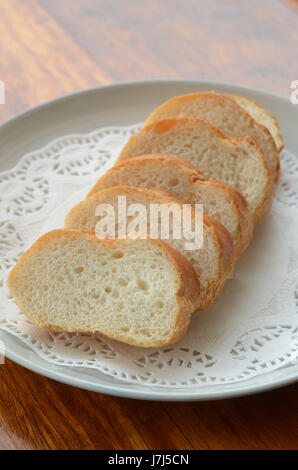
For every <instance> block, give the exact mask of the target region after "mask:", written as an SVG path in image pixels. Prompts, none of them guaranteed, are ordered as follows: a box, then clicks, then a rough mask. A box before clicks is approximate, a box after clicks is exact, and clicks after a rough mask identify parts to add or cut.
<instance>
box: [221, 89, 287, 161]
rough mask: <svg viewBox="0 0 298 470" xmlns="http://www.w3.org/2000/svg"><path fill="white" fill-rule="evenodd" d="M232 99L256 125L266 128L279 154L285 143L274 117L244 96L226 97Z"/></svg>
mask: <svg viewBox="0 0 298 470" xmlns="http://www.w3.org/2000/svg"><path fill="white" fill-rule="evenodd" d="M227 96H230V97H231V98H233V99H234V100H235V101H236V103H237V104H239V105H240V106H241V108H243V109H244V110H245V111H246V112H247V113H248V114H249V115H250V116H251V117H252V118H253V119H254V120H255V121H256V122H257V123H258V124H261V125H263V126H265V127H267V129H268V131H269V132H270V134H271V135H272V137H273V139H274V142H275V145H276V148H277V151H278V152H281V151H282V149H283V148H284V145H285V142H284V138H283V135H282V133H281V130H280V127H279V124H278V122H277V119H276V117H275V116H274V115H273V114H270V113H269V112H268V111H267V110H266V109H265V108H264V107H263V106H262V105H261V104H260V103H257V102H256V101H254V100H252V99H250V98H247V97H246V96H239V95H227Z"/></svg>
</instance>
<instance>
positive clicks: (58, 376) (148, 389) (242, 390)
mask: <svg viewBox="0 0 298 470" xmlns="http://www.w3.org/2000/svg"><path fill="white" fill-rule="evenodd" d="M166 83H170V84H172V85H174V84H175V83H177V85H183V84H189V85H192V84H193V85H194V86H195V85H197V86H200V85H204V86H207V85H208V86H210V87H211V88H212V86H213V85H214V86H215V87H227V88H228V87H233V88H237V89H240V90H243V91H246V92H247V91H250V92H255V93H259V94H263V95H265V96H267V97H268V98H275V99H278V100H282V101H284V102H287V104H288V105H290V104H291V102H290V99H289V97H287V96H286V95H282V94H279V93H276V92H273V91H269V90H264V89H261V88H256V87H250V86H245V85H239V84H237V83H233V82H225V81H218V80H196V79H182V78H181V79H180V78H171V79H167V78H161V79H146V80H127V81H121V82H115V83H111V84H105V85H97V86H95V87H90V88H84V89H81V90H77V91H74V92H71V93H67V94H63V95H61V96H58V97H56V98H52V99H50V100H47V101H45V102H43V103H39V104H37V105H35V106H33V107H31V108H29V109H26V110H24V111H22V112H21V113H18V114H16V115H14V116H12V117H10V118H9V119H7V120H5V121H4V122H2V123H1V124H0V130H1V131H3V130H5V127H7V126H9V125H13V124H14V122H15V121H19V120H21V119H23V118H26V117H28V116H30V115H31V114H33V113H38V111H39V110H44V109H45V108H47V107H49V106H52V105H55V104H56V103H59V104H61V103H63V102H66V101H68V100H71V99H73V98H76V97H79V96H84V95H86V96H87V95H88V94H90V93H96V92H97V91H98V92H99V91H102V92H104V90H105V89H108V90H111V89H113V88H115V89H116V88H117V89H119V88H126V87H134V86H142V85H145V86H146V85H150V84H154V85H155V86H158V85H159V84H163V85H164V84H166ZM2 331H3V330H2ZM5 333H7V334H9V335H10V337H11V338H14V336H13V335H11V334H10V333H9V332H6V331H5ZM30 351H31V352H32V353H34V354H35V356H36V357H37V358H38V359H42V358H40V357H39V356H38V354H37V353H36V352H35V351H33V350H30ZM5 356H6V357H7V358H8V359H10V360H12V361H13V362H16V363H18V364H20V365H21V366H23V367H25V368H27V369H29V370H31V371H33V372H36V373H38V374H40V375H43V376H46V377H48V378H50V379H53V380H56V381H58V382H61V383H65V384H68V385H72V386H76V387H79V388H81V389H86V390H90V391H94V392H99V393H104V394H107V395H113V396H119V397H126V398H133V399H143V400H156V401H202V400H217V399H227V398H234V397H237V396H243V395H251V394H255V393H261V392H264V391H269V390H273V389H276V388H278V387H282V386H286V385H290V384H292V383H295V382H297V381H298V364H297V365H293V366H291V367H290V368H288V369H289V370H288V371H287V372H285V376H284V377H280V376H278V374H277V377H273V380H271V381H266V380H265V381H264V383H257V384H254V383H253V384H249V382H250V381H253V379H255V378H256V377H257V378H260V377H262V375H265V374H260V375H258V376H255V377H253V378H251V379H247V380H243V381H240V382H235V383H232V384H223V385H221V384H218V385H214V387H217V388H218V390H216V389H215V390H214V391H213V392H212V393H210V391H204V388H205V386H202V387H200V386H198V388H195V389H194V390H191V389H190V388H189V387H188V388H185V389H184V391H183V392H182V393H181V392H180V393H179V392H177V391H178V388H172V389H171V393H170V394H169V392H168V391H167V390H168V389H167V388H165V389H164V392H163V391H162V389H160V388H159V389H158V390H157V388H156V387H155V386H149V385H146V386H142V385H139V384H138V385H139V386H140V387H143V388H142V390H133V389H132V388H131V386H134V385H135V384H132V383H129V382H124V381H123V382H122V381H121V386H120V388H119V386H117V385H118V384H115V385H109V384H108V385H104V384H97V383H92V382H88V380H86V379H84V378H82V379H78V378H76V377H70V375H71V374H66V375H65V369H67V371H69V370H71V369H72V368H71V367H69V366H67V368H66V366H57V367H58V368H59V371H51V370H50V369H48V368H46V366H43V365H42V364H41V365H38V364H35V363H34V362H32V361H30V359H26V358H24V357H22V356H20V355H19V354H17V353H16V352H15V351H13V349H6V348H5ZM60 369H61V371H60ZM281 370H282V369H277V370H276V371H271V372H269V373H268V375H269V376H270V375H272V374H273V376H274V372H277V371H281ZM285 370H286V369H285ZM119 383H120V381H119ZM224 387H228V390H226V391H224V390H223V388H224ZM208 388H209V387H208ZM179 390H181V389H179Z"/></svg>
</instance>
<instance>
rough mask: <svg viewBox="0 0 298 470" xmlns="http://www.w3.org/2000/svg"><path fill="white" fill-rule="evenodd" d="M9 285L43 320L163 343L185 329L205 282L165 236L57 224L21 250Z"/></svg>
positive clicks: (138, 342)
mask: <svg viewBox="0 0 298 470" xmlns="http://www.w3.org/2000/svg"><path fill="white" fill-rule="evenodd" d="M9 289H10V294H11V295H12V296H13V297H14V298H15V300H16V303H17V305H18V306H19V308H20V309H21V311H22V312H23V313H24V314H25V315H27V316H28V317H29V318H30V319H31V320H32V321H33V322H34V323H36V324H37V325H38V326H41V327H44V328H53V329H56V330H63V331H68V332H72V331H80V332H88V333H92V332H95V331H99V332H101V333H103V334H104V335H106V336H107V337H109V338H113V339H116V340H119V341H122V342H124V343H127V344H132V345H134V346H141V347H158V346H165V345H168V344H171V343H173V342H175V341H177V340H178V339H180V338H181V337H182V336H183V335H184V334H185V332H186V330H187V327H188V324H189V320H190V314H191V313H192V312H193V310H194V304H195V303H196V299H197V296H198V294H199V282H198V279H197V276H196V275H195V273H194V270H193V268H192V266H191V264H190V263H189V261H187V260H186V259H185V258H184V257H183V256H182V255H181V254H180V253H178V252H176V251H175V250H173V249H172V248H170V247H169V246H168V245H167V244H166V243H164V242H162V241H160V240H150V239H135V240H131V239H122V240H119V239H118V240H98V239H97V238H96V237H95V236H94V235H91V234H88V233H84V232H79V231H72V230H54V231H52V232H49V233H47V234H46V235H43V236H42V237H41V238H39V239H38V240H37V241H36V242H35V243H34V245H33V246H32V247H31V248H30V249H29V250H28V251H27V252H26V253H25V254H24V255H23V256H22V257H21V258H20V260H19V261H18V262H17V264H16V266H15V267H14V268H13V270H12V271H11V273H10V276H9Z"/></svg>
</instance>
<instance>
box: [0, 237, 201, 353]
mask: <svg viewBox="0 0 298 470" xmlns="http://www.w3.org/2000/svg"><path fill="white" fill-rule="evenodd" d="M65 236H66V237H70V238H72V239H74V240H78V239H79V240H81V239H82V237H83V238H85V239H86V240H89V241H91V242H94V243H98V244H100V245H101V246H104V247H105V249H107V250H109V249H114V248H115V247H116V249H118V248H119V247H123V246H124V248H125V244H126V243H127V241H128V240H129V239H128V238H125V239H112V240H99V239H97V238H96V237H95V235H94V234H91V233H88V232H87V231H78V230H71V229H58V230H53V231H51V232H48V233H46V234H45V235H43V236H42V237H40V238H39V239H38V240H37V241H36V242H35V243H34V244H33V245H32V246H31V248H29V249H28V250H27V251H26V252H25V253H24V254H23V255H22V256H21V258H20V259H19V261H18V262H17V263H16V265H15V266H14V268H13V269H12V270H11V272H10V274H9V278H8V287H9V291H10V295H12V296H13V297H14V298H15V301H16V304H17V305H18V306H19V307H20V309H21V310H22V311H23V313H24V314H25V315H26V316H27V317H28V318H29V319H31V320H32V321H33V322H35V323H36V319H35V318H33V317H32V316H31V315H30V311H26V308H24V304H23V303H22V301H20V292H17V290H19V291H20V289H21V286H20V285H19V281H18V278H19V274H20V271H22V269H23V268H24V267H25V265H26V261H27V259H28V258H30V257H32V255H34V253H35V252H38V251H39V250H44V249H46V248H47V245H48V244H49V242H50V241H51V240H53V239H59V238H63V237H65ZM148 240H149V241H148ZM141 241H142V242H147V243H152V244H154V245H156V246H158V247H159V249H160V251H161V253H162V254H163V255H164V256H166V257H167V259H168V260H169V261H170V263H171V264H172V265H174V269H175V272H176V275H177V281H178V286H177V290H176V292H175V294H174V295H175V297H176V300H177V311H178V313H177V318H176V324H175V326H174V328H173V331H172V334H171V336H170V338H169V339H168V341H167V342H166V343H163V342H162V343H161V342H159V341H155V342H153V343H152V344H148V343H147V342H146V343H135V342H134V341H128V340H127V338H126V337H124V336H121V335H119V334H117V335H115V334H113V332H110V334H108V335H107V334H106V336H108V337H109V338H112V339H115V340H118V341H122V342H125V343H127V344H131V345H134V346H139V347H161V346H166V345H169V344H172V343H174V342H176V341H178V340H179V339H180V338H181V337H182V336H183V335H184V334H185V332H186V331H187V328H188V324H189V321H190V315H191V313H192V312H193V311H194V306H195V304H196V301H197V298H198V296H199V292H200V283H199V280H198V278H197V276H196V273H195V271H194V269H193V267H192V265H191V263H190V262H189V261H188V260H187V259H186V258H185V257H184V256H183V255H182V254H181V253H179V252H177V251H176V250H174V249H173V248H171V247H170V246H169V245H167V244H166V243H164V242H163V241H162V240H153V239H150V238H149V237H148V239H147V240H141ZM131 242H132V241H131V240H129V243H131ZM36 324H37V326H40V327H42V328H50V329H55V330H60V331H67V332H74V331H77V330H76V329H73V328H72V327H71V326H70V327H69V328H67V329H64V328H63V329H62V328H60V327H59V325H52V324H50V323H46V322H45V323H36ZM80 331H81V332H87V333H93V331H90V330H84V329H82V330H80Z"/></svg>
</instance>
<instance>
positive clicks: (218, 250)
mask: <svg viewBox="0 0 298 470" xmlns="http://www.w3.org/2000/svg"><path fill="white" fill-rule="evenodd" d="M119 196H125V197H126V205H127V207H128V206H129V205H132V204H142V206H143V207H145V209H146V214H147V216H146V217H147V220H145V224H146V226H145V229H146V230H145V229H144V227H142V228H140V227H138V228H136V229H135V230H137V231H143V232H147V233H152V227H151V226H150V210H151V207H152V206H151V205H152V204H155V205H157V206H158V207H159V208H160V206H162V205H163V206H164V207H168V208H169V209H171V210H172V211H173V212H172V213H175V214H177V213H178V211H180V210H181V204H180V201H179V200H178V199H173V195H171V194H168V193H167V192H166V191H163V190H157V189H148V188H133V187H129V186H118V187H113V188H109V189H105V190H103V191H100V192H99V193H96V194H94V195H93V196H90V197H89V198H87V199H85V201H82V202H81V203H79V204H78V205H77V206H75V207H74V208H73V209H72V210H71V211H70V212H69V213H68V215H67V216H66V219H65V228H67V229H79V230H88V231H91V232H97V230H98V226H97V223H98V222H99V220H100V219H99V217H98V216H96V215H95V214H96V208H97V207H98V206H100V205H101V204H109V205H111V206H112V207H113V209H114V213H115V222H117V220H118V201H119V199H118V198H119ZM180 214H181V212H180ZM198 217H201V216H200V215H199V214H196V213H195V211H193V210H191V211H190V218H191V225H192V230H195V222H196V219H197V220H198ZM134 218H135V217H134V216H132V217H127V225H126V227H125V229H129V226H128V224H130V222H131V221H132V220H133V219H134ZM160 220H161V219H160V218H159V220H158V222H157V223H159V224H160ZM200 220H201V219H200ZM113 228H114V227H113ZM158 228H159V229H160V225H159V227H158ZM118 229H120V227H119V226H117V225H116V230H115V232H114V233H112V232H108V233H107V236H116V237H117V236H118V235H119V232H118ZM121 229H123V227H122V226H121ZM127 231H128V232H129V230H127ZM181 232H182V234H181V235H182V237H181V238H180V239H175V238H174V235H173V225H172V224H170V227H169V237H168V238H167V239H165V240H164V241H166V242H167V243H168V244H169V245H170V246H171V247H172V248H174V249H176V250H178V251H179V252H181V253H182V254H183V255H184V256H185V257H186V258H187V259H188V260H189V261H190V262H191V263H192V265H193V267H194V269H195V272H196V273H197V275H198V278H199V280H200V287H201V292H200V296H199V298H198V301H197V304H196V309H197V310H203V309H205V308H207V307H208V306H209V305H211V304H212V302H213V301H214V299H215V297H216V296H217V295H218V294H219V293H220V292H221V290H222V287H223V285H224V284H225V281H226V280H227V279H228V278H229V277H231V276H232V273H233V269H234V261H235V257H234V248H233V241H232V239H231V236H230V235H229V233H228V231H227V230H226V229H225V228H224V227H223V226H222V225H221V224H219V223H217V222H216V221H214V220H213V219H212V218H211V217H208V216H204V217H203V244H202V246H201V247H200V248H198V249H192V250H189V249H188V248H187V247H186V243H187V242H189V240H187V239H186V238H185V237H184V231H183V230H182V231H181ZM122 233H123V232H122ZM159 235H160V231H159V232H158V234H157V236H159Z"/></svg>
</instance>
